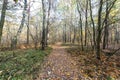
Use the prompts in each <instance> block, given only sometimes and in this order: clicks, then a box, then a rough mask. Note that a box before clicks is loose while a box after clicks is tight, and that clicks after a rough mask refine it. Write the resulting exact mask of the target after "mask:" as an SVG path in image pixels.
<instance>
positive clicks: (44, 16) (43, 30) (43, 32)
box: [41, 0, 46, 50]
mask: <svg viewBox="0 0 120 80" xmlns="http://www.w3.org/2000/svg"><path fill="white" fill-rule="evenodd" d="M42 9H43V23H42V40H41V45H42V50H44V49H45V19H46V15H45V4H44V0H42Z"/></svg>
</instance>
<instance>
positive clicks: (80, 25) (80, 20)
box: [77, 3, 84, 51]
mask: <svg viewBox="0 0 120 80" xmlns="http://www.w3.org/2000/svg"><path fill="white" fill-rule="evenodd" d="M77 10H78V13H79V27H80V33H81V37H80V41H81V49H82V51H83V50H84V48H83V27H82V15H81V12H80V10H79V3H77Z"/></svg>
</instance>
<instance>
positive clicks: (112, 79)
mask: <svg viewBox="0 0 120 80" xmlns="http://www.w3.org/2000/svg"><path fill="white" fill-rule="evenodd" d="M107 80H115V79H114V78H112V77H111V76H108V77H107Z"/></svg>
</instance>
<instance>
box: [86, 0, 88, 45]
mask: <svg viewBox="0 0 120 80" xmlns="http://www.w3.org/2000/svg"><path fill="white" fill-rule="evenodd" d="M87 17H88V0H86V11H85V46H86V45H87V28H88V20H87Z"/></svg>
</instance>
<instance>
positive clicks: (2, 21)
mask: <svg viewBox="0 0 120 80" xmlns="http://www.w3.org/2000/svg"><path fill="white" fill-rule="evenodd" d="M7 3H8V0H3V6H2V12H1V20H0V43H1V37H2V31H3V26H4V22H5V14H6V8H7Z"/></svg>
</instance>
